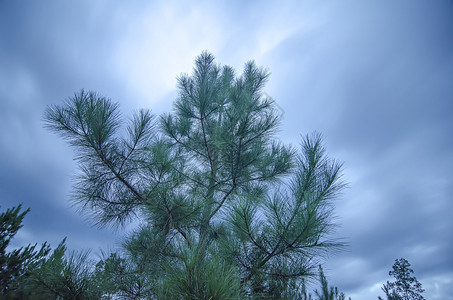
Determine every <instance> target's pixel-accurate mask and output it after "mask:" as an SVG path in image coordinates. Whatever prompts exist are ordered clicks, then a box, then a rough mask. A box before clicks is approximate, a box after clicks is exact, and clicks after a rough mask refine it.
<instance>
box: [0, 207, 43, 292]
mask: <svg viewBox="0 0 453 300" xmlns="http://www.w3.org/2000/svg"><path fill="white" fill-rule="evenodd" d="M21 208H22V205H18V206H17V207H13V208H9V209H7V210H6V212H3V213H1V214H0V295H2V298H3V297H5V298H8V299H15V298H22V297H24V296H25V291H24V290H23V288H22V287H23V283H24V282H25V281H26V280H27V278H28V277H29V276H30V273H31V272H32V271H33V270H34V269H35V267H36V265H37V264H38V263H39V262H40V261H41V260H42V259H43V258H44V257H45V256H46V255H47V254H48V253H49V251H50V248H49V246H48V245H47V244H46V243H44V244H43V245H42V246H41V248H40V249H39V250H38V249H37V248H36V246H37V245H36V244H35V245H28V246H26V247H21V248H19V249H14V250H12V251H11V252H8V253H7V252H6V248H7V247H8V245H9V243H10V242H11V239H12V238H13V237H14V236H15V235H16V233H17V232H18V230H19V229H20V228H22V226H23V225H22V221H23V219H24V217H25V215H26V214H27V213H28V212H29V211H30V209H27V210H25V211H22V212H21Z"/></svg>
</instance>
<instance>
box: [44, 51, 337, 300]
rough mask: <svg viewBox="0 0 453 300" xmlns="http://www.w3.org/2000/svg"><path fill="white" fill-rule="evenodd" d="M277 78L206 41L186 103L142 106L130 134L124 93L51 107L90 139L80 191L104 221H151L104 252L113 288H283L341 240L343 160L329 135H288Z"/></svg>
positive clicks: (151, 291)
mask: <svg viewBox="0 0 453 300" xmlns="http://www.w3.org/2000/svg"><path fill="white" fill-rule="evenodd" d="M268 77H269V73H267V72H266V71H265V70H263V69H261V68H258V67H257V66H256V65H255V64H254V63H253V62H249V63H247V64H246V65H245V69H244V72H243V74H242V75H241V76H236V75H235V73H234V71H233V69H232V68H230V67H228V66H224V67H220V66H218V65H217V64H215V62H214V57H213V56H212V55H211V54H209V53H206V52H204V53H202V54H201V55H200V56H199V57H198V58H197V59H196V61H195V67H194V70H193V74H192V75H191V76H189V75H182V76H180V77H179V78H178V91H179V97H178V99H177V100H176V102H175V104H174V111H173V112H172V113H169V114H165V115H162V116H160V118H155V116H153V115H152V114H151V113H150V112H149V111H147V110H141V111H139V112H137V113H135V114H134V116H133V117H132V119H131V120H130V122H129V125H128V127H127V131H126V132H125V133H126V136H125V137H123V136H122V135H120V125H121V118H120V114H119V111H118V105H117V104H115V103H113V102H112V101H110V100H109V99H107V98H104V97H101V96H99V95H97V94H96V93H94V92H85V91H83V90H82V91H81V92H79V93H76V94H75V95H74V97H72V98H69V99H68V100H67V101H66V102H65V103H64V104H63V105H56V106H51V107H49V108H48V109H47V110H46V113H45V121H46V125H47V127H49V128H50V129H51V130H54V131H56V132H58V133H59V134H61V135H62V136H63V137H64V138H66V139H68V140H69V142H70V144H71V145H72V146H74V147H75V149H76V153H77V159H78V161H79V162H80V167H81V170H82V175H81V176H80V177H79V179H78V182H77V184H76V186H75V193H74V194H75V196H76V201H78V202H79V203H81V205H82V207H83V208H84V209H86V210H87V211H89V212H90V213H92V214H93V216H94V218H95V219H96V221H97V222H98V224H100V225H108V224H112V225H115V226H118V225H123V224H125V223H127V222H128V221H130V220H133V219H135V218H138V219H140V220H142V223H143V226H141V227H140V228H139V229H138V230H137V231H136V232H135V233H134V234H132V235H131V236H130V237H129V238H128V239H127V240H126V241H125V243H124V249H123V251H122V253H119V254H113V255H112V256H110V257H109V258H107V259H105V260H104V261H102V262H100V263H99V264H98V267H97V273H98V274H101V275H99V276H100V277H102V278H103V280H102V282H104V283H105V284H106V286H108V287H110V289H112V290H111V292H112V293H113V294H115V295H117V296H118V297H129V298H150V299H152V298H170V299H237V298H246V297H253V298H260V297H261V298H266V299H271V298H279V297H281V295H284V294H285V293H286V292H289V291H290V289H292V288H293V287H294V286H295V285H298V284H300V283H301V280H302V279H303V278H304V277H306V276H312V275H313V274H315V273H316V267H317V266H318V264H319V259H320V258H321V257H322V255H324V254H326V253H327V251H328V250H331V249H333V248H336V247H338V246H340V244H339V243H338V242H336V241H332V240H329V239H328V234H329V233H331V231H332V229H333V223H332V218H331V215H332V209H333V207H332V200H333V199H334V198H335V197H336V196H337V195H338V193H339V192H340V191H341V189H342V188H343V186H344V185H343V183H342V181H341V164H339V163H338V162H336V161H334V160H332V159H329V158H328V157H327V156H326V153H325V150H324V147H323V142H322V138H321V136H320V135H319V134H313V135H312V136H306V137H304V138H303V139H302V142H301V147H300V148H301V149H300V151H296V150H295V149H294V148H292V147H290V146H285V145H283V144H282V143H281V142H279V141H278V140H277V139H276V138H275V133H276V131H277V129H278V125H279V122H280V115H279V114H278V110H277V109H276V107H275V104H274V103H273V101H272V99H270V98H269V97H266V96H265V95H264V94H263V88H264V85H265V83H266V81H267V79H268ZM121 282H122V283H123V284H121ZM115 289H116V290H115Z"/></svg>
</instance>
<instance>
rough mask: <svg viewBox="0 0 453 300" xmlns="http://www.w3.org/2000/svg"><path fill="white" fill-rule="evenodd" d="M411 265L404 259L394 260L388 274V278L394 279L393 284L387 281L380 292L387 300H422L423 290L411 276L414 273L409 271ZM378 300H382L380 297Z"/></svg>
mask: <svg viewBox="0 0 453 300" xmlns="http://www.w3.org/2000/svg"><path fill="white" fill-rule="evenodd" d="M410 266H411V264H410V263H409V262H408V261H407V260H406V259H404V258H400V259H396V260H395V263H394V264H393V266H392V268H393V270H392V271H390V272H389V275H390V276H393V277H395V279H396V280H395V281H394V282H389V281H387V283H386V284H384V286H383V287H382V290H383V291H384V293H385V296H386V297H387V300H400V299H402V300H423V299H424V298H423V296H422V295H421V294H422V293H423V292H424V291H425V290H424V289H423V288H422V284H421V283H420V282H418V280H417V278H415V276H412V274H413V273H414V271H413V270H412V269H411V267H410ZM379 299H381V300H382V298H381V297H379Z"/></svg>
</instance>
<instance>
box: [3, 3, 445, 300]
mask: <svg viewBox="0 0 453 300" xmlns="http://www.w3.org/2000/svg"><path fill="white" fill-rule="evenodd" d="M204 49H207V50H209V51H210V52H211V53H213V54H214V55H215V56H216V59H217V62H219V63H221V64H226V65H231V66H233V67H234V68H236V69H237V70H238V71H241V69H242V66H243V64H244V63H245V62H246V61H248V60H251V59H254V60H255V61H256V62H257V64H258V65H260V66H264V67H266V68H268V69H269V71H270V72H271V73H272V75H271V78H270V81H269V84H268V85H267V88H266V92H267V93H268V94H269V95H271V96H272V97H273V98H274V99H275V100H276V102H277V103H278V105H279V106H280V107H281V110H282V112H283V123H282V130H281V132H280V134H281V138H282V140H283V141H285V142H287V143H293V144H297V143H298V142H299V140H300V135H301V134H306V133H310V132H313V131H315V130H316V131H319V132H321V133H323V134H324V136H325V137H326V146H327V150H328V152H329V153H330V156H332V157H334V158H336V159H338V160H340V161H343V162H344V165H345V179H346V180H347V181H348V182H349V188H348V189H347V190H346V191H345V193H344V194H343V195H342V197H341V198H340V199H338V202H337V206H336V213H337V215H338V223H339V224H340V225H341V227H340V228H339V229H338V231H337V233H336V234H337V236H338V237H345V238H347V240H348V242H349V246H348V247H347V248H346V250H345V251H344V252H341V253H339V254H337V255H335V256H332V257H330V258H329V260H328V261H327V264H326V272H327V275H328V278H329V280H330V283H331V284H333V285H336V286H338V287H339V288H340V290H342V291H344V292H345V293H346V294H347V295H348V296H351V297H352V298H353V299H356V300H358V299H376V298H377V296H378V295H382V293H381V291H380V287H381V286H382V283H384V282H385V281H386V280H389V279H390V278H389V277H388V270H389V269H390V268H391V266H392V264H393V262H394V260H395V259H396V258H400V257H404V258H406V259H408V260H409V262H410V263H411V264H412V267H413V269H414V270H415V275H416V276H417V278H418V279H419V281H421V282H422V284H423V285H424V287H425V289H426V292H425V296H426V298H427V299H453V296H452V295H453V255H452V253H453V234H452V232H453V202H452V201H453V199H452V195H453V171H452V170H453V155H452V154H453V135H452V133H453V132H452V131H453V2H452V1H441V0H439V1H412V0H411V1H358V0H357V1H312V2H307V1H294V2H286V3H283V2H278V3H277V2H275V3H271V2H269V3H265V2H264V1H256V2H249V3H248V4H245V3H242V2H241V1H236V2H234V1H223V2H218V3H214V1H197V2H196V4H194V3H192V2H190V1H179V2H177V1H171V2H170V1H167V2H164V1H162V2H151V1H121V2H120V1H116V2H114V1H101V0H99V1H88V0H87V1H12V0H0V122H1V123H0V205H1V209H2V210H4V209H5V208H6V207H10V206H13V205H16V204H18V203H24V206H25V207H30V208H31V213H30V214H29V215H28V216H27V217H26V219H25V226H24V227H23V229H21V231H20V232H19V234H18V235H17V237H16V239H15V241H14V243H15V245H16V246H18V245H23V244H28V243H34V242H44V241H49V242H50V243H51V244H52V246H56V245H57V244H58V243H59V241H61V239H62V238H64V237H65V236H68V246H69V248H70V249H76V250H80V249H86V248H91V249H93V251H94V252H99V250H100V249H104V250H109V249H114V248H115V247H117V246H118V244H119V242H120V236H121V235H122V234H123V232H122V231H120V232H113V231H112V230H110V229H102V230H100V229H97V228H93V227H92V222H91V221H90V220H89V219H87V218H86V217H84V216H83V215H81V214H79V213H77V210H76V208H74V207H72V206H71V203H70V192H71V186H72V183H73V180H72V178H73V176H74V174H76V172H77V165H76V163H75V162H74V161H73V157H74V153H73V151H72V149H71V148H69V146H68V145H67V144H66V143H65V142H64V141H62V140H61V139H60V138H59V137H58V136H56V135H54V134H53V133H51V132H48V131H47V130H45V129H44V128H43V122H42V115H43V112H44V110H45V108H46V107H47V106H48V105H50V104H58V103H61V102H62V101H63V100H64V99H65V98H67V97H69V96H71V95H73V93H74V92H76V91H79V90H80V89H82V88H84V89H86V90H94V91H97V92H99V93H101V94H103V95H105V96H107V97H110V98H111V99H113V100H114V101H118V102H119V103H120V105H121V111H122V113H123V114H124V115H128V114H130V113H131V112H132V111H133V110H135V109H138V108H143V107H144V108H151V109H152V110H153V112H154V113H156V114H160V113H162V112H168V111H169V110H170V109H171V105H172V102H173V100H174V99H175V98H176V88H175V87H176V76H177V75H179V74H180V73H182V72H186V73H189V72H190V71H191V68H192V64H193V61H194V58H195V57H196V56H197V55H198V54H200V53H201V51H202V50H204Z"/></svg>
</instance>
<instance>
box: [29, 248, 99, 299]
mask: <svg viewBox="0 0 453 300" xmlns="http://www.w3.org/2000/svg"><path fill="white" fill-rule="evenodd" d="M65 254H66V246H65V240H63V241H62V242H61V243H60V245H58V247H57V248H56V249H55V250H54V251H53V253H52V254H51V255H49V256H48V257H47V258H46V259H45V260H41V261H40V262H39V263H38V264H37V266H36V268H35V270H34V271H33V272H32V274H31V276H30V279H29V281H28V282H27V286H28V288H29V289H32V290H33V291H34V293H35V294H37V295H38V296H39V297H40V298H41V299H44V298H45V299H100V298H101V296H102V294H103V290H102V288H103V287H101V286H99V284H98V282H97V280H95V278H94V273H93V270H92V268H91V267H90V265H91V262H90V261H89V252H87V251H85V252H80V253H75V252H73V253H71V254H70V255H65Z"/></svg>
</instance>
